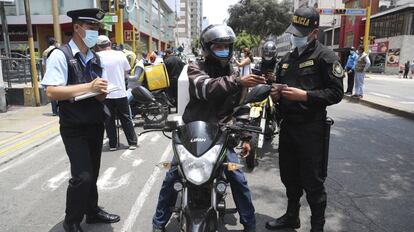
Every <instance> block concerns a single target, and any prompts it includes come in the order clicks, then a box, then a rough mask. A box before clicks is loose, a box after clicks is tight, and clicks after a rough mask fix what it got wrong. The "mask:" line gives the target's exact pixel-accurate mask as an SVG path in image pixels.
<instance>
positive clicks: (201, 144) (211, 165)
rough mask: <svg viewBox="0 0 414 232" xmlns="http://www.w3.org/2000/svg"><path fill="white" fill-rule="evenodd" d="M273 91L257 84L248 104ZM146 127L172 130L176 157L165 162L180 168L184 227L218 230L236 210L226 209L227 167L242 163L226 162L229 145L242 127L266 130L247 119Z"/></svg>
mask: <svg viewBox="0 0 414 232" xmlns="http://www.w3.org/2000/svg"><path fill="white" fill-rule="evenodd" d="M269 93H270V88H268V87H266V86H262V87H260V88H255V89H253V90H252V91H250V92H249V94H248V95H247V97H246V99H245V101H244V104H247V103H251V102H256V101H260V100H263V99H265V98H266V97H267V96H268V95H269ZM144 129H146V130H145V131H144V132H142V133H141V134H143V133H147V132H151V131H162V132H163V133H164V135H165V132H172V136H171V137H169V138H171V139H172V146H173V151H174V159H173V160H174V161H173V162H172V163H163V164H162V166H163V167H168V168H170V167H172V166H175V167H177V168H178V171H179V175H180V178H179V180H177V181H176V182H175V183H174V189H175V191H177V192H178V199H177V207H176V208H175V210H174V211H175V212H176V213H177V214H178V219H179V222H180V231H186V232H213V231H214V232H215V231H217V230H218V228H219V224H220V221H221V220H222V219H223V217H224V215H225V214H226V213H235V212H236V210H234V209H233V210H229V209H226V201H225V198H226V189H227V186H228V181H227V180H226V178H225V175H224V170H225V169H228V170H229V171H234V170H236V169H239V168H241V167H242V165H239V164H237V163H229V162H226V155H227V152H228V149H233V148H234V147H236V146H237V145H238V144H239V143H240V139H239V137H240V136H239V134H240V133H241V132H242V131H248V132H252V133H262V132H261V128H260V127H256V126H251V125H248V124H243V123H235V124H224V123H208V122H203V121H195V122H191V123H188V124H185V125H181V126H178V125H177V124H176V123H175V122H167V123H166V125H165V126H164V127H163V128H161V129H158V128H157V127H156V126H153V125H144ZM147 129H149V130H147ZM167 137H168V136H167Z"/></svg>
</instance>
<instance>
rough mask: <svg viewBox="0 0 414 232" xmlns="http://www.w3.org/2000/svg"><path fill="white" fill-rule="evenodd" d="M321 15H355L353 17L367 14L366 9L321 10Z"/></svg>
mask: <svg viewBox="0 0 414 232" xmlns="http://www.w3.org/2000/svg"><path fill="white" fill-rule="evenodd" d="M319 14H321V15H353V16H365V15H366V14H367V10H366V9H346V8H341V9H332V8H326V9H319Z"/></svg>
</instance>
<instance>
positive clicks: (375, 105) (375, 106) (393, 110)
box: [344, 95, 414, 121]
mask: <svg viewBox="0 0 414 232" xmlns="http://www.w3.org/2000/svg"><path fill="white" fill-rule="evenodd" d="M344 99H346V100H348V101H349V102H352V103H359V104H361V105H364V106H368V107H371V108H373V109H376V110H380V111H383V112H386V113H390V114H394V115H397V116H400V117H402V118H406V119H409V120H413V121H414V113H412V112H408V111H404V110H400V109H397V108H394V107H391V106H385V105H381V104H379V103H375V102H373V101H368V100H365V99H357V98H352V97H350V96H346V95H344Z"/></svg>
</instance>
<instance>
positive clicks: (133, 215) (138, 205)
mask: <svg viewBox="0 0 414 232" xmlns="http://www.w3.org/2000/svg"><path fill="white" fill-rule="evenodd" d="M170 152H171V143H168V145H167V149H166V150H165V151H164V153H163V154H162V156H161V159H160V162H162V161H165V160H166V159H167V157H168V155H169V154H170ZM160 173H161V169H160V168H159V167H155V168H154V171H153V172H152V174H151V176H150V177H149V178H148V180H147V182H146V183H145V185H144V187H143V188H142V191H141V193H140V194H139V196H138V197H137V199H136V201H135V203H134V205H133V206H132V208H131V211H130V212H129V215H128V218H127V219H126V220H125V222H124V225H123V227H122V230H121V232H130V231H131V230H132V227H133V226H134V223H135V221H136V220H137V217H138V215H139V213H140V212H141V210H142V207H143V205H144V203H145V201H146V200H147V197H148V195H149V193H150V191H151V189H152V187H153V186H154V183H155V181H156V180H157V179H158V176H159V175H160Z"/></svg>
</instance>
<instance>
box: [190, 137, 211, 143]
mask: <svg viewBox="0 0 414 232" xmlns="http://www.w3.org/2000/svg"><path fill="white" fill-rule="evenodd" d="M206 140H207V139H205V138H192V139H191V140H190V143H196V142H205V141H206Z"/></svg>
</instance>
